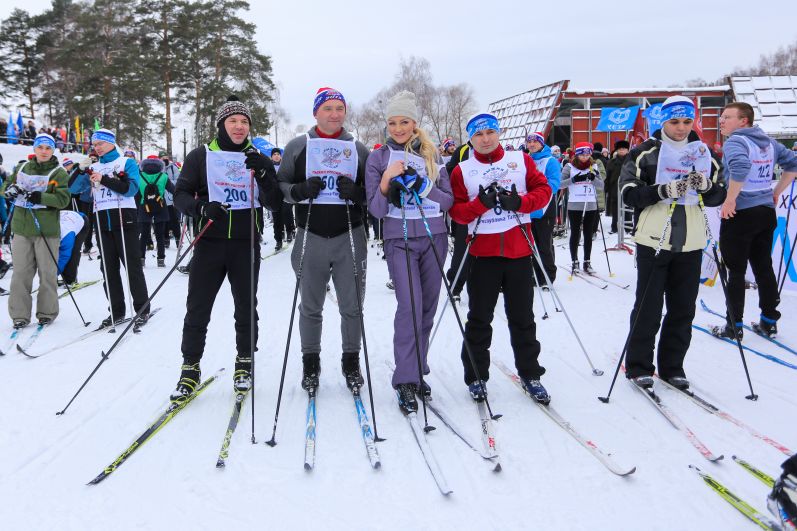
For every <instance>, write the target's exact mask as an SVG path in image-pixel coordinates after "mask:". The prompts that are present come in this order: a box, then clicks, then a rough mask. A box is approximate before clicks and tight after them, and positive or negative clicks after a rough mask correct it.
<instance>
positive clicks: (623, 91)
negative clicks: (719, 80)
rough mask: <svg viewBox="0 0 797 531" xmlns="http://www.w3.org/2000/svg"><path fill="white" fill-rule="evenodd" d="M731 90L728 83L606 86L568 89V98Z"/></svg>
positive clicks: (651, 95)
mask: <svg viewBox="0 0 797 531" xmlns="http://www.w3.org/2000/svg"><path fill="white" fill-rule="evenodd" d="M728 90H730V87H729V86H728V85H715V86H712V87H651V88H604V89H594V88H591V89H568V90H567V92H565V97H566V98H589V97H591V98H594V97H603V98H605V97H612V96H631V97H656V95H658V94H662V95H665V94H695V95H703V96H707V95H709V94H711V95H714V94H717V95H723V94H725V93H726V92H728Z"/></svg>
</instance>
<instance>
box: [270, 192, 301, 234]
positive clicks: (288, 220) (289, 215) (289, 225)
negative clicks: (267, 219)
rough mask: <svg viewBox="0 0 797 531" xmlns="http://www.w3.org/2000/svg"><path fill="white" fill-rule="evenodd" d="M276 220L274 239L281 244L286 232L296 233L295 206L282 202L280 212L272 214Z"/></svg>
mask: <svg viewBox="0 0 797 531" xmlns="http://www.w3.org/2000/svg"><path fill="white" fill-rule="evenodd" d="M271 215H272V217H273V218H274V239H275V240H276V241H278V242H281V241H282V240H283V239H284V237H285V233H286V232H296V224H295V223H294V221H293V205H291V204H290V203H286V202H285V201H283V202H282V206H281V207H280V209H279V210H277V211H275V212H272V213H271Z"/></svg>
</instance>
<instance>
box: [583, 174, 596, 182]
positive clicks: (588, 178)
mask: <svg viewBox="0 0 797 531" xmlns="http://www.w3.org/2000/svg"><path fill="white" fill-rule="evenodd" d="M584 177H586V179H587V180H588V181H589V182H592V181H594V180H595V174H594V173H592V172H589V173H587V174H585V175H584Z"/></svg>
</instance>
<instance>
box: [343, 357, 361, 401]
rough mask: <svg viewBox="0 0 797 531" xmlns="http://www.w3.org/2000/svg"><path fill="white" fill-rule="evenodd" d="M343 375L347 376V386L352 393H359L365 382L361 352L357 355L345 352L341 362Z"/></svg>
mask: <svg viewBox="0 0 797 531" xmlns="http://www.w3.org/2000/svg"><path fill="white" fill-rule="evenodd" d="M340 365H341V370H342V371H343V377H344V378H346V387H348V388H349V391H351V392H352V393H355V392H357V393H359V392H360V387H362V385H363V384H364V383H365V380H363V376H362V374H360V356H359V353H357V354H355V355H350V354H343V360H342V361H341V363H340Z"/></svg>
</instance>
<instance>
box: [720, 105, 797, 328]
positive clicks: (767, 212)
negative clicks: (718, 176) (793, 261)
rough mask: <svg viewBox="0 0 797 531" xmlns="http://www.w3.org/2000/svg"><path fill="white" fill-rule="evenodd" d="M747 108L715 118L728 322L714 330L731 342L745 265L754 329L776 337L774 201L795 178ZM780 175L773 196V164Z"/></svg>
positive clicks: (791, 157) (795, 162) (792, 163)
mask: <svg viewBox="0 0 797 531" xmlns="http://www.w3.org/2000/svg"><path fill="white" fill-rule="evenodd" d="M754 116H755V115H754V112H753V108H752V107H751V106H750V105H749V104H747V103H741V102H734V103H730V104H728V105H726V106H725V108H724V109H723V110H722V115H721V116H720V132H721V133H722V134H723V135H725V136H727V137H728V140H726V142H725V145H724V149H723V157H722V163H723V166H724V168H725V175H726V177H727V180H728V195H727V197H726V199H725V202H724V203H723V204H722V209H721V211H720V216H721V217H722V221H721V222H720V250H721V251H722V261H723V262H724V263H725V265H726V266H727V268H728V308H729V309H730V311H731V312H732V315H727V316H726V317H727V320H728V323H727V324H725V326H724V327H714V332H715V333H716V334H717V335H720V336H722V337H728V338H733V337H734V332H733V327H732V326H731V323H732V321H731V318H733V319H734V320H735V321H736V330H737V333H738V334H739V336H740V337H741V333H742V323H743V322H744V320H743V316H744V275H745V272H746V271H747V264H748V263H749V264H750V267H751V268H752V270H753V275H754V276H755V280H756V283H757V284H758V306H759V308H761V317H760V321H759V322H758V323H754V327H755V328H756V330H757V331H758V332H759V333H762V334H765V335H767V336H769V337H775V335H776V334H777V331H778V328H777V321H778V319H779V318H780V312H779V311H778V309H777V308H778V303H779V302H780V297H779V296H778V285H777V280H776V279H775V271H774V270H773V268H772V256H771V253H772V238H773V232H774V230H775V226H776V225H777V219H776V215H775V201H776V198H777V197H779V196H780V194H781V192H783V190H785V189H786V187H788V186H789V185H790V184H791V182H792V181H793V180H794V178H795V176H797V156H795V153H793V152H791V151H789V150H788V149H786V148H785V147H784V146H783V145H782V144H780V143H779V142H777V141H775V140H773V139H772V138H770V137H768V136H767V135H766V134H765V133H764V132H763V131H762V130H761V128H759V127H758V126H755V125H753V119H754ZM776 164H778V165H780V167H781V168H782V169H783V175H782V176H781V179H780V181H779V182H778V184H777V186H775V191H774V194H773V191H772V184H771V182H772V179H773V175H774V169H775V165H776Z"/></svg>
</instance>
